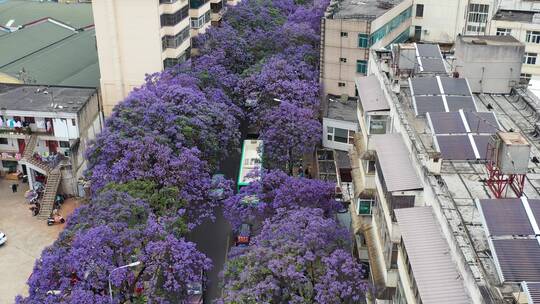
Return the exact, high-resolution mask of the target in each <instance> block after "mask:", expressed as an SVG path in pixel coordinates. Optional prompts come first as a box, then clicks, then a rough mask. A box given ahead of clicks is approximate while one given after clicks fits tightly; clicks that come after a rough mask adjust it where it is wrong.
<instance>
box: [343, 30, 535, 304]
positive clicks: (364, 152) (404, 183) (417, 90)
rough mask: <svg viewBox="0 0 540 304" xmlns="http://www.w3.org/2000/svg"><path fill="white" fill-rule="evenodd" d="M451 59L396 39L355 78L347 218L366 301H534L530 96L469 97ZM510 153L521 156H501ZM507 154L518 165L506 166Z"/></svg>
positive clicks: (436, 50)
mask: <svg viewBox="0 0 540 304" xmlns="http://www.w3.org/2000/svg"><path fill="white" fill-rule="evenodd" d="M493 39H494V40H497V38H493ZM509 43H510V44H513V45H516V42H515V41H509ZM483 47H490V44H489V43H488V44H487V45H483ZM491 47H492V48H494V49H497V48H498V47H499V46H498V45H497V44H494V45H493V46H491ZM515 51H516V53H517V56H519V54H518V53H519V52H520V48H519V47H516V48H515ZM436 53H439V55H437V54H436ZM487 53H488V54H489V53H491V52H487ZM411 54H414V55H413V56H411ZM494 54H497V52H494ZM436 55H437V56H436ZM404 58H408V60H404ZM494 60H497V59H494ZM411 61H414V63H411ZM437 61H438V62H437ZM445 66H448V62H446V61H445V59H443V57H442V56H441V55H440V48H439V46H437V45H429V44H424V45H420V44H418V45H416V44H401V45H396V46H393V47H392V49H391V50H372V51H371V54H370V58H369V73H370V75H369V76H366V77H359V78H358V79H357V88H358V91H359V95H360V96H359V99H360V100H359V103H358V111H357V113H358V120H359V130H358V132H356V133H355V140H354V149H352V150H351V152H350V153H349V157H350V162H351V168H352V172H351V175H352V177H353V187H354V189H353V191H352V192H353V193H354V197H353V198H352V199H351V204H350V213H351V217H352V227H353V233H354V236H355V240H356V246H355V251H356V253H357V255H358V258H359V259H360V261H362V262H364V263H365V264H366V265H369V266H368V270H369V272H368V278H369V280H370V282H371V283H372V284H373V286H374V287H375V288H374V291H373V292H372V293H371V294H370V295H369V296H368V297H369V298H370V301H373V302H374V303H399V304H404V303H407V304H412V303H414V304H416V303H424V304H427V303H437V304H440V303H443V304H444V303H536V302H534V301H533V300H532V299H533V298H534V296H535V292H536V290H537V285H536V283H535V282H537V281H538V280H540V268H539V267H538V263H539V261H538V259H539V257H540V245H539V243H538V240H537V239H536V235H535V234H534V231H533V230H531V228H530V227H536V226H535V225H537V223H538V222H537V220H536V219H537V218H540V212H539V211H538V206H540V204H538V202H540V200H539V199H540V187H538V186H537V185H538V184H537V183H538V182H540V176H538V175H537V174H535V173H534V168H536V164H535V163H534V162H533V161H532V159H534V158H535V157H536V158H538V157H540V155H538V152H537V151H538V150H537V149H536V146H537V145H538V138H539V137H538V136H539V135H538V133H531V132H529V130H531V129H534V127H535V122H536V120H535V119H532V118H531V117H534V115H533V116H531V112H532V113H534V112H536V111H538V110H537V106H536V103H535V102H534V101H533V100H531V99H530V98H529V97H528V96H526V95H525V94H518V95H515V96H507V95H500V94H493V95H491V94H474V93H473V92H472V91H471V86H470V84H469V82H468V80H467V79H464V78H453V77H450V76H449V75H450V74H449V73H448V72H450V70H447V69H443V68H441V67H445ZM444 70H447V71H448V72H445V71H444ZM453 76H455V75H453ZM514 76H515V75H514ZM496 83H497V82H493V83H492V85H495V84H496ZM506 85H507V84H506V83H505V84H504V88H502V90H506V89H507V88H506ZM361 92H365V93H361ZM516 92H520V90H519V89H518V90H514V93H515V94H517V93H516ZM373 115H377V116H383V115H384V116H386V117H384V118H383V119H375V120H374V119H373V117H372V116H373ZM537 115H538V114H537ZM382 125H384V128H381V127H380V126H382ZM374 127H375V128H374ZM373 130H376V131H375V132H373ZM501 143H503V144H501ZM502 147H504V148H502ZM509 147H510V148H509ZM531 147H532V148H531ZM507 148H509V149H511V150H513V149H515V148H519V149H523V150H522V151H523V153H522V154H521V155H518V154H513V152H512V153H507V152H496V151H503V150H504V149H507ZM504 151H509V150H504ZM508 155H510V156H508ZM496 159H497V161H496ZM503 159H506V161H508V162H509V163H511V164H513V165H511V166H510V167H506V169H504V168H505V165H504V164H503V163H504V162H505V161H503ZM497 170H499V171H497ZM497 172H498V173H497ZM501 172H504V174H502V173H501ZM510 180H512V182H511V183H510ZM517 180H521V181H522V182H517ZM370 181H374V183H372V182H370ZM495 185H505V188H504V189H505V190H504V191H500V190H501V189H499V188H497V186H495ZM522 196H524V197H526V199H525V198H522ZM526 210H529V211H526ZM518 223H519V224H518ZM518 227H524V228H523V229H521V228H519V231H517V230H518ZM522 281H524V282H525V283H523V282H522ZM528 286H531V287H530V288H529V287H528ZM526 298H529V299H530V300H529V302H526V301H525V302H524V301H523V299H526Z"/></svg>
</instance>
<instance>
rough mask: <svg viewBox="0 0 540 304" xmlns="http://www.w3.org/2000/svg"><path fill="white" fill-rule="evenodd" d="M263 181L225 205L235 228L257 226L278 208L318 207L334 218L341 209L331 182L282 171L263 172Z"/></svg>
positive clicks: (253, 183)
mask: <svg viewBox="0 0 540 304" xmlns="http://www.w3.org/2000/svg"><path fill="white" fill-rule="evenodd" d="M260 176H261V177H260V180H258V181H254V182H252V183H251V184H250V185H248V186H246V187H243V188H242V189H241V190H240V192H239V193H238V194H236V195H234V196H232V197H230V198H229V199H227V200H225V202H224V214H225V216H226V217H227V219H228V220H229V222H231V224H232V226H233V227H238V226H240V224H242V223H243V222H245V223H251V224H257V223H259V222H262V221H264V220H265V219H267V218H270V217H272V216H274V215H275V214H276V212H277V211H278V210H279V209H287V210H294V209H300V208H304V207H311V208H319V209H321V210H323V211H324V213H325V214H326V215H327V216H333V215H334V214H335V212H336V211H337V210H338V209H339V208H340V203H338V202H337V201H336V200H335V198H334V194H335V190H334V185H333V184H332V183H329V182H325V181H321V180H316V179H307V178H302V177H292V176H289V175H287V174H286V173H285V172H283V171H280V170H272V171H262V172H260Z"/></svg>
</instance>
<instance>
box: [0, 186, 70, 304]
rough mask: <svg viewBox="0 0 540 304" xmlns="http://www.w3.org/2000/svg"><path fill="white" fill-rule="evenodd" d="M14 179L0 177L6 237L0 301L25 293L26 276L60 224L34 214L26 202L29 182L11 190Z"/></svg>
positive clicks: (0, 254)
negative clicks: (50, 224) (39, 218)
mask: <svg viewBox="0 0 540 304" xmlns="http://www.w3.org/2000/svg"><path fill="white" fill-rule="evenodd" d="M13 183H14V181H10V180H4V179H0V231H2V232H4V233H5V234H6V236H7V238H8V240H7V242H6V243H5V244H4V245H2V246H0V303H2V304H4V303H13V302H14V298H15V296H16V295H18V294H27V292H28V291H27V286H26V280H27V279H28V277H29V276H30V274H31V273H32V269H33V267H34V261H35V260H36V258H38V257H39V256H40V254H41V251H42V250H43V248H45V247H46V246H49V245H51V244H52V243H53V242H54V240H55V239H56V237H57V236H58V233H59V232H60V231H61V230H62V228H63V227H62V226H63V225H55V226H47V223H46V221H44V220H38V219H37V218H36V217H33V216H32V215H31V213H30V211H29V210H28V207H29V205H28V204H27V203H26V202H25V199H24V192H25V191H26V190H28V184H22V183H20V182H19V183H18V184H19V189H18V192H17V193H12V190H11V185H12V184H13ZM75 205H76V202H75V201H73V200H70V201H69V202H66V203H65V205H64V207H62V210H61V211H60V213H61V214H62V215H63V216H65V215H66V214H65V213H67V212H70V211H71V210H72V209H73V208H74V206H75Z"/></svg>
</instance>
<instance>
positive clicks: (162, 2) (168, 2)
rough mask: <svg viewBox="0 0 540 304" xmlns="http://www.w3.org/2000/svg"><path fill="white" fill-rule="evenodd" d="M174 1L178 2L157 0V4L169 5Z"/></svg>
mask: <svg viewBox="0 0 540 304" xmlns="http://www.w3.org/2000/svg"><path fill="white" fill-rule="evenodd" d="M176 1H178V0H159V3H160V4H171V3H175V2H176Z"/></svg>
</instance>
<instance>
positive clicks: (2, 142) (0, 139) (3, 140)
mask: <svg viewBox="0 0 540 304" xmlns="http://www.w3.org/2000/svg"><path fill="white" fill-rule="evenodd" d="M7 144H8V139H7V138H3V137H0V145H7Z"/></svg>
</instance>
